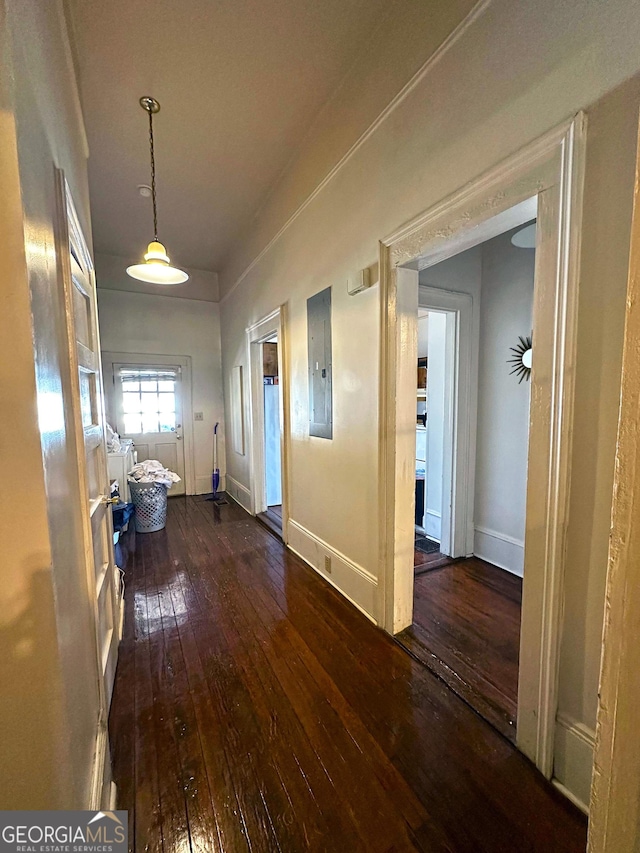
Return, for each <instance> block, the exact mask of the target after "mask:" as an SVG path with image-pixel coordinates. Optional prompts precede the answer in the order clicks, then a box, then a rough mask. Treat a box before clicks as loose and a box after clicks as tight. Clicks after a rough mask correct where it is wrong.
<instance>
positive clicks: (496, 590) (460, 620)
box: [397, 554, 522, 742]
mask: <svg viewBox="0 0 640 853" xmlns="http://www.w3.org/2000/svg"><path fill="white" fill-rule="evenodd" d="M426 556H428V557H432V556H433V555H432V554H429V555H426ZM440 556H442V555H440ZM427 568H428V569H435V570H434V571H424V570H423V571H422V572H420V573H419V572H418V570H416V577H415V582H414V596H413V625H412V626H411V627H410V628H407V630H406V631H403V632H402V633H401V634H399V635H398V638H397V639H398V642H400V643H401V644H402V645H403V646H404V647H405V648H407V649H408V650H409V651H410V652H411V654H413V655H414V656H415V657H416V658H418V660H420V661H422V662H423V663H424V664H426V666H428V667H429V668H430V669H431V670H432V671H433V672H435V673H436V674H437V675H438V676H440V677H441V678H443V679H444V680H445V681H446V682H447V684H449V686H450V687H451V688H452V689H453V690H455V692H456V693H457V694H458V695H459V696H461V697H462V698H463V699H465V700H466V701H467V702H469V704H470V705H471V707H472V708H474V709H475V710H476V711H478V713H480V714H482V716H483V717H484V718H485V719H486V720H489V722H491V723H492V724H493V725H494V726H495V727H496V728H497V729H498V731H500V732H502V733H503V734H504V735H506V737H508V738H510V739H511V740H513V741H514V742H515V734H516V730H515V724H516V713H517V702H518V657H519V651H520V648H519V647H520V611H521V605H522V579H521V578H519V577H516V576H515V575H513V574H511V573H510V572H507V571H505V570H504V569H499V568H498V567H497V566H493V565H491V563H487V562H485V561H484V560H480V559H478V558H477V557H469V558H468V559H465V560H450V559H449V558H445V559H444V560H443V561H441V562H440V563H431V564H429V565H427V566H425V567H424V569H427Z"/></svg>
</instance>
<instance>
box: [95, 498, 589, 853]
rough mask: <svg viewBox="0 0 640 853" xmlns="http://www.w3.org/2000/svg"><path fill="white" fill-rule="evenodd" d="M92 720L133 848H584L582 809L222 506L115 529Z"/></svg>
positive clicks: (251, 522)
mask: <svg viewBox="0 0 640 853" xmlns="http://www.w3.org/2000/svg"><path fill="white" fill-rule="evenodd" d="M125 540H127V541H125V545H126V546H127V547H128V548H129V556H128V560H127V564H126V582H127V588H126V620H125V637H124V640H123V642H122V645H121V648H120V662H119V665H118V673H117V678H116V687H115V695H114V701H113V707H112V713H111V719H110V734H111V746H112V755H113V763H114V778H115V781H116V783H117V786H118V797H119V803H118V805H119V807H120V808H123V809H128V810H129V816H130V827H131V838H132V849H135V850H137V851H139V853H142V851H164V852H165V853H188V851H202V852H203V853H204V851H206V853H210V851H211V853H213V851H225V853H241V851H253V853H263V851H264V853H267V851H268V853H271V851H281V853H298V851H327V853H329V851H330V853H356V851H362V853H364V851H367V853H378V851H379V853H391V851H398V852H399V851H410V850H417V851H424V853H427V851H428V853H445V851H448V853H480V851H491V853H501V851H504V853H515V851H545V853H547V851H554V853H563V851H576V853H577V851H584V848H585V839H586V828H585V820H584V818H583V817H582V816H581V815H580V814H579V813H578V812H577V810H576V809H574V808H573V807H572V806H571V805H570V804H569V803H568V802H567V801H566V800H564V799H563V798H562V797H561V795H560V794H559V793H557V792H556V791H555V790H554V788H553V787H552V786H551V785H550V784H549V783H547V782H546V781H545V780H544V779H543V778H542V776H541V775H540V774H539V773H538V772H537V771H536V770H535V769H534V768H533V767H532V765H531V764H530V763H529V762H528V761H527V760H526V759H525V758H524V757H523V756H522V755H520V754H519V753H518V752H517V751H516V750H515V749H514V748H513V746H512V745H511V744H510V743H508V741H507V740H505V739H504V738H503V737H501V736H500V735H499V734H498V733H497V732H496V731H495V730H494V729H493V728H492V727H491V726H489V725H488V724H487V723H486V722H485V721H484V720H482V719H481V718H480V717H479V716H478V715H477V714H475V713H474V712H473V711H472V710H471V709H470V708H469V707H468V706H467V705H466V704H465V703H464V702H462V701H461V700H460V699H459V698H458V697H457V696H456V695H455V694H454V693H453V692H452V691H451V690H449V689H448V687H447V686H446V685H445V684H444V683H443V682H442V681H441V680H439V679H437V678H435V677H434V676H433V674H432V673H431V672H430V671H429V670H427V669H426V668H425V667H424V666H422V665H421V664H419V663H418V662H416V661H415V660H413V659H412V657H411V656H410V655H408V654H407V653H406V652H405V651H404V650H403V649H402V648H400V646H399V645H398V644H397V643H395V642H394V641H393V640H392V639H391V638H390V637H388V636H387V635H386V634H384V633H383V632H382V631H381V630H379V629H378V628H376V627H375V626H374V625H372V624H371V623H370V622H369V621H368V620H367V619H366V618H365V617H364V616H363V615H362V614H361V613H360V612H358V611H357V610H356V609H355V608H354V607H353V606H352V605H350V604H349V603H348V602H347V601H346V600H345V599H344V598H342V597H341V596H340V595H339V594H338V593H337V592H336V591H335V590H334V589H333V588H332V587H331V586H329V585H328V584H327V583H326V582H325V581H324V580H323V579H322V578H321V577H319V576H318V575H317V574H316V573H315V572H314V571H313V570H311V569H310V568H309V567H307V566H306V565H304V564H303V563H302V562H301V561H300V560H299V559H298V558H297V557H295V556H294V555H292V554H291V552H288V551H287V550H286V549H285V548H284V546H283V545H282V543H280V542H278V541H277V540H276V539H275V538H274V537H273V536H272V535H271V534H270V533H269V532H268V531H267V530H265V529H264V528H263V527H262V526H261V525H260V524H258V523H257V522H256V521H255V519H252V518H250V517H249V516H248V515H247V514H246V513H245V512H244V511H243V510H241V509H240V508H239V507H238V506H236V505H233V504H232V503H230V504H229V505H228V506H216V505H215V504H213V503H211V502H208V503H207V502H205V501H202V500H200V499H198V498H190V497H188V498H182V497H179V498H174V499H172V500H171V501H170V502H169V516H168V523H167V529H166V530H164V531H160V532H158V533H151V534H146V535H137V536H135V534H127V537H125Z"/></svg>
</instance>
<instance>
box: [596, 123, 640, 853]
mask: <svg viewBox="0 0 640 853" xmlns="http://www.w3.org/2000/svg"><path fill="white" fill-rule="evenodd" d="M639 337H640V135H639V144H638V148H637V155H636V181H635V192H634V205H633V222H632V226H631V247H630V258H629V279H628V285H627V300H626V316H625V331H624V344H623V354H622V393H621V398H620V411H619V417H618V438H617V447H616V463H615V479H614V485H613V507H612V515H611V539H610V541H609V561H608V562H609V565H608V569H607V584H606V592H605V614H604V617H605V618H604V639H603V653H602V666H601V671H600V690H599V702H598V723H597V731H596V746H595V760H594V773H593V784H592V787H591V808H590V818H589V843H588V851H589V853H634V851H636V850H637V849H638V824H639V822H640V803H639V802H638V796H637V791H638V780H640V755H639V753H638V749H637V746H636V741H637V737H638V710H637V709H638V701H639V699H640V679H639V678H638V624H639V623H638V614H640V559H639V558H638V554H639V553H640V521H639V517H640V513H639V506H638V504H639V501H638V495H639V494H640V435H639V434H638V429H637V423H638V411H639V410H640V350H639V349H638V339H639Z"/></svg>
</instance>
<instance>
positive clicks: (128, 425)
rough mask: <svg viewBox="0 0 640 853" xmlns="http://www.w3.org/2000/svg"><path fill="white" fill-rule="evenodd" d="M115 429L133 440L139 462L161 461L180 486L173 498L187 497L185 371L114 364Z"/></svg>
mask: <svg viewBox="0 0 640 853" xmlns="http://www.w3.org/2000/svg"><path fill="white" fill-rule="evenodd" d="M113 382H114V391H115V420H116V423H115V425H114V426H115V429H116V431H117V432H118V433H119V434H120V436H121V437H122V438H130V439H133V444H134V447H135V450H136V453H137V457H138V462H144V461H145V459H157V460H158V461H159V462H161V463H162V464H163V465H164V466H165V468H168V469H169V470H170V471H174V472H175V473H176V474H177V475H178V476H179V477H180V482H179V483H174V484H173V486H171V488H170V489H169V495H170V496H174V495H184V494H185V478H184V441H183V429H182V423H183V421H182V368H181V367H180V365H177V364H176V365H172V364H162V365H159V364H140V363H135V362H133V361H132V362H131V363H127V364H124V363H114V364H113Z"/></svg>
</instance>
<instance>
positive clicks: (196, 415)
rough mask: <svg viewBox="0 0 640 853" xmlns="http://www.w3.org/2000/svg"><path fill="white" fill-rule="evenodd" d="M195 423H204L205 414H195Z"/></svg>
mask: <svg viewBox="0 0 640 853" xmlns="http://www.w3.org/2000/svg"><path fill="white" fill-rule="evenodd" d="M193 419H194V421H203V420H204V412H194V413H193Z"/></svg>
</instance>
